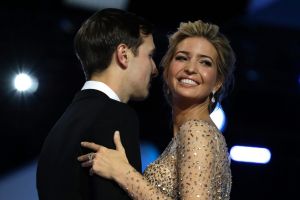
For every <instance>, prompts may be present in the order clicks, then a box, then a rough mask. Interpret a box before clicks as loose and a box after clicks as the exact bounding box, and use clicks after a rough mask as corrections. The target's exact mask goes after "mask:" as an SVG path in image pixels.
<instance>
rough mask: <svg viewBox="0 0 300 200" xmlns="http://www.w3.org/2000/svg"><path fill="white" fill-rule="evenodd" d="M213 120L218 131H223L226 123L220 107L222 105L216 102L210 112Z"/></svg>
mask: <svg viewBox="0 0 300 200" xmlns="http://www.w3.org/2000/svg"><path fill="white" fill-rule="evenodd" d="M210 117H211V118H212V120H213V122H214V123H215V124H216V126H217V127H218V129H219V130H220V131H224V129H225V125H226V116H225V113H224V111H223V109H222V106H221V105H220V104H219V103H218V104H217V105H216V107H215V109H214V111H213V112H212V113H211V114H210Z"/></svg>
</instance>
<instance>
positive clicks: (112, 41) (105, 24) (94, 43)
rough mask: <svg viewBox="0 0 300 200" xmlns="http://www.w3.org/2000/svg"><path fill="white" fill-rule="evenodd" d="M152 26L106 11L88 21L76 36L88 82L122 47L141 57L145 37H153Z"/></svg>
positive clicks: (116, 11) (131, 16)
mask: <svg viewBox="0 0 300 200" xmlns="http://www.w3.org/2000/svg"><path fill="white" fill-rule="evenodd" d="M152 29H153V25H152V24H151V23H149V22H148V21H146V20H145V19H143V18H141V17H139V16H137V15H135V14H134V13H130V12H127V11H124V10H120V9H115V8H107V9H103V10H101V11H98V12H96V13H95V14H93V15H92V16H91V17H90V18H89V19H87V20H86V21H85V22H84V23H83V24H82V26H81V27H80V29H79V30H78V32H77V33H76V35H75V39H74V47H75V53H76V56H77V58H78V59H79V60H80V62H81V64H82V67H83V71H84V73H85V76H86V79H87V80H89V79H90V78H91V75H92V74H93V73H94V72H102V71H103V70H105V69H106V68H107V67H108V66H109V64H110V63H111V60H112V55H113V53H114V51H115V50H116V48H117V46H118V45H119V44H125V45H127V46H128V48H130V49H131V50H132V52H133V53H134V55H137V54H138V47H139V46H140V45H141V44H142V43H143V41H144V40H143V37H145V36H147V35H150V34H152V31H153V30H152Z"/></svg>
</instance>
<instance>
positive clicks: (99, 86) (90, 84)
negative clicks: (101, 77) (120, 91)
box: [81, 81, 121, 102]
mask: <svg viewBox="0 0 300 200" xmlns="http://www.w3.org/2000/svg"><path fill="white" fill-rule="evenodd" d="M88 89H94V90H99V91H100V92H103V93H104V94H106V95H107V96H108V97H109V98H111V99H114V100H116V101H119V102H120V101H121V100H120V98H119V97H118V95H117V94H116V93H115V92H114V91H113V90H112V89H111V88H110V87H109V86H108V85H106V84H105V83H103V82H99V81H86V82H85V83H84V85H83V87H82V89H81V90H88Z"/></svg>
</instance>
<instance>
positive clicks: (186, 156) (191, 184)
mask: <svg viewBox="0 0 300 200" xmlns="http://www.w3.org/2000/svg"><path fill="white" fill-rule="evenodd" d="M177 139H178V141H177V142H178V146H177V171H178V181H179V183H178V186H179V188H178V189H179V193H180V199H189V200H190V199H195V200H196V199H197V200H211V199H213V193H214V192H215V191H214V190H215V187H214V181H213V180H214V174H215V162H216V159H215V155H216V148H217V142H216V137H215V132H214V131H213V130H212V127H210V126H209V125H208V124H207V123H206V122H202V121H188V122H187V123H185V124H184V125H183V126H182V127H181V128H180V130H179V132H178V135H177Z"/></svg>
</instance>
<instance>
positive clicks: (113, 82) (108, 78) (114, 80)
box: [90, 72, 129, 103]
mask: <svg viewBox="0 0 300 200" xmlns="http://www.w3.org/2000/svg"><path fill="white" fill-rule="evenodd" d="M90 80H91V81H98V82H102V83H104V84H106V85H107V86H108V87H109V88H110V89H112V90H113V91H114V92H115V93H116V94H117V95H118V97H119V98H120V100H121V102H123V103H127V102H128V100H129V95H126V90H125V89H124V88H123V87H124V84H123V81H122V80H123V79H122V77H118V76H117V75H112V74H110V73H109V72H103V73H101V74H100V73H99V74H96V75H93V76H92V77H91V79H90Z"/></svg>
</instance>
